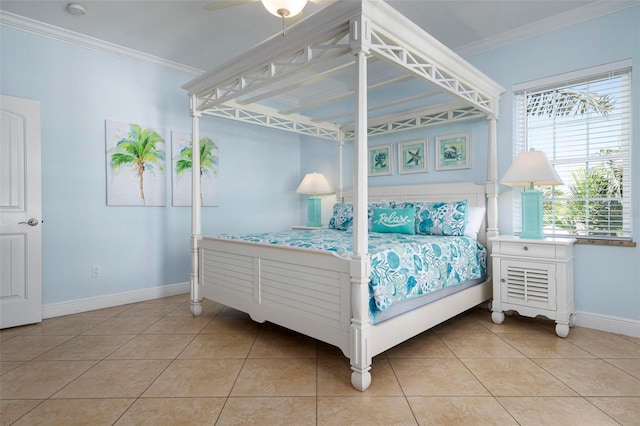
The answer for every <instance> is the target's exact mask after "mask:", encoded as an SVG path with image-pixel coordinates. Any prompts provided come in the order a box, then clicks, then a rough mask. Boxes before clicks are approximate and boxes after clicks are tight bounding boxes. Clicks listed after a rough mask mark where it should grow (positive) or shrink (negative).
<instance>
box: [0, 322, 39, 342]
mask: <svg viewBox="0 0 640 426" xmlns="http://www.w3.org/2000/svg"><path fill="white" fill-rule="evenodd" d="M39 326H40V325H39V324H31V325H25V326H21V327H11V328H3V329H1V330H0V342H6V341H7V340H8V339H11V338H13V337H16V336H20V335H21V334H24V333H26V332H27V331H28V330H29V329H31V328H33V327H39Z"/></svg>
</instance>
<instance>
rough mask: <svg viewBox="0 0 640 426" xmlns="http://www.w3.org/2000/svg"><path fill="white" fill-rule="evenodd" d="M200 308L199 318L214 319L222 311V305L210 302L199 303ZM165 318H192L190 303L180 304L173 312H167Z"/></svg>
mask: <svg viewBox="0 0 640 426" xmlns="http://www.w3.org/2000/svg"><path fill="white" fill-rule="evenodd" d="M201 306H202V313H201V314H200V317H202V318H205V317H206V318H213V317H215V316H216V315H217V314H219V313H220V311H222V309H224V305H221V304H220V303H216V302H212V301H210V300H206V299H205V300H203V301H202V303H201ZM167 316H170V317H179V316H183V317H192V316H193V313H192V312H191V302H189V301H188V300H187V301H186V302H184V303H182V304H181V305H179V306H178V307H177V308H176V309H174V310H173V311H171V312H169V314H168V315H167Z"/></svg>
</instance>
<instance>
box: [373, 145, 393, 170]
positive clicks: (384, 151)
mask: <svg viewBox="0 0 640 426" xmlns="http://www.w3.org/2000/svg"><path fill="white" fill-rule="evenodd" d="M392 155H393V153H392V151H391V145H378V146H371V147H369V176H384V175H390V174H392V172H393V169H392V166H391V165H392V164H393V157H392Z"/></svg>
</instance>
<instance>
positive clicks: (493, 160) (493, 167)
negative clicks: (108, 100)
mask: <svg viewBox="0 0 640 426" xmlns="http://www.w3.org/2000/svg"><path fill="white" fill-rule="evenodd" d="M487 118H488V119H489V161H488V170H487V188H486V192H487V246H488V248H489V252H491V243H490V241H489V240H490V239H491V238H492V237H496V236H498V233H499V232H498V141H497V131H496V116H495V114H492V115H490V116H488V117H487Z"/></svg>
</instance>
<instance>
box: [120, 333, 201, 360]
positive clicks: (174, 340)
mask: <svg viewBox="0 0 640 426" xmlns="http://www.w3.org/2000/svg"><path fill="white" fill-rule="evenodd" d="M195 336H196V335H195V334H167V335H163V334H151V335H144V334H141V335H138V336H135V337H133V338H132V339H130V340H129V341H128V342H127V343H126V344H124V345H122V347H120V349H118V350H117V351H115V352H113V353H112V354H111V355H109V357H108V359H174V358H175V357H177V356H178V355H179V354H180V352H182V350H183V349H184V348H185V347H186V346H187V345H188V344H189V343H190V342H191V341H192V340H193V339H194V337H195Z"/></svg>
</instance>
